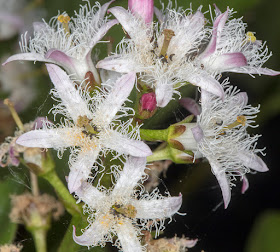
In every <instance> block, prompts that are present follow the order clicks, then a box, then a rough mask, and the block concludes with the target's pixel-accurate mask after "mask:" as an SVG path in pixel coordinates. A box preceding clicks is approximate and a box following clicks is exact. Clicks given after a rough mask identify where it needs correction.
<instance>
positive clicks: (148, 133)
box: [140, 129, 168, 141]
mask: <svg viewBox="0 0 280 252" xmlns="http://www.w3.org/2000/svg"><path fill="white" fill-rule="evenodd" d="M140 136H141V139H142V140H146V141H167V138H168V129H164V130H149V129H140Z"/></svg>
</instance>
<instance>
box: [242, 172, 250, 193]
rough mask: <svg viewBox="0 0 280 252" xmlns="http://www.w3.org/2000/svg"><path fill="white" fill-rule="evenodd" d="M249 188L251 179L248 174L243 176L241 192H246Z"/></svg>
mask: <svg viewBox="0 0 280 252" xmlns="http://www.w3.org/2000/svg"><path fill="white" fill-rule="evenodd" d="M248 188H249V181H248V179H247V177H246V176H244V177H243V179H242V188H241V193H243V194H244V193H245V192H246V191H247V190H248Z"/></svg>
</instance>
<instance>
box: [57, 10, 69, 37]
mask: <svg viewBox="0 0 280 252" xmlns="http://www.w3.org/2000/svg"><path fill="white" fill-rule="evenodd" d="M57 19H58V21H59V22H60V23H62V27H63V28H64V31H65V34H66V35H67V36H69V35H70V30H69V25H68V23H69V21H70V19H71V18H70V17H69V16H68V15H59V16H58V17H57Z"/></svg>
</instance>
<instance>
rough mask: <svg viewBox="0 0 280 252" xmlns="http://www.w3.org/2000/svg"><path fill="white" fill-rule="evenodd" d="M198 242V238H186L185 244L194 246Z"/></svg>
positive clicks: (188, 246)
mask: <svg viewBox="0 0 280 252" xmlns="http://www.w3.org/2000/svg"><path fill="white" fill-rule="evenodd" d="M197 242H198V239H193V240H187V239H186V240H185V241H184V246H185V247H187V248H193V247H194V246H195V245H196V244H197Z"/></svg>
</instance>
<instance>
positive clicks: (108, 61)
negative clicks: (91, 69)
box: [96, 55, 137, 73]
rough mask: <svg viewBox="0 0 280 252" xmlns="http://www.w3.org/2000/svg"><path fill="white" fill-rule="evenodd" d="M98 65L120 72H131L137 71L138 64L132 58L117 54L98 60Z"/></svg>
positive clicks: (98, 66)
mask: <svg viewBox="0 0 280 252" xmlns="http://www.w3.org/2000/svg"><path fill="white" fill-rule="evenodd" d="M96 67H97V68H103V69H106V70H111V71H116V72H119V73H129V72H135V71H137V65H136V64H135V62H134V61H132V62H131V61H130V60H127V59H123V58H121V57H118V56H115V55H114V56H109V57H106V58H105V59H103V60H100V61H99V62H97V64H96Z"/></svg>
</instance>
